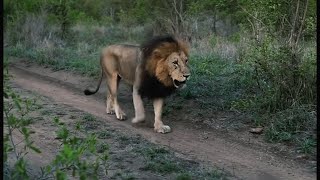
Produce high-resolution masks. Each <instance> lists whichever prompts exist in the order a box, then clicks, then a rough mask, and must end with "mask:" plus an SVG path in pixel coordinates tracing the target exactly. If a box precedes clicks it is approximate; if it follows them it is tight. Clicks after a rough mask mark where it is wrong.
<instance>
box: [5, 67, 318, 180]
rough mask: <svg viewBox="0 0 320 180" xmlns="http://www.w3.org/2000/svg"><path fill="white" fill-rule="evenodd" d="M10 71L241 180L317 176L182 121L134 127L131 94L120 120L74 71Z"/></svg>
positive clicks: (32, 86)
mask: <svg viewBox="0 0 320 180" xmlns="http://www.w3.org/2000/svg"><path fill="white" fill-rule="evenodd" d="M10 72H11V74H12V75H13V76H14V79H13V82H14V83H16V84H18V85H19V86H20V87H23V88H24V89H26V90H31V91H33V92H36V93H38V94H41V95H44V96H47V97H50V98H52V99H53V100H54V101H55V102H56V103H58V104H66V105H69V106H72V107H74V108H77V109H79V110H81V111H85V112H88V113H90V114H92V115H95V116H98V117H101V118H104V119H105V123H106V124H109V125H111V126H113V127H117V129H118V128H119V129H120V128H123V129H125V130H126V131H128V132H131V133H132V134H140V135H142V137H143V138H145V139H147V140H149V141H151V142H153V143H157V144H162V145H166V146H170V147H171V148H172V149H173V150H175V151H177V152H180V153H182V154H183V155H184V156H186V157H187V158H189V159H192V160H197V161H202V162H205V163H210V164H211V165H214V166H216V167H219V168H220V169H224V170H226V171H228V172H230V173H231V174H233V175H235V176H236V177H237V178H239V179H249V180H255V179H262V180H263V179H265V180H267V179H268V180H273V179H274V180H276V179H288V180H289V179H301V180H302V179H304V180H308V179H316V174H315V173H312V172H309V171H308V170H307V168H304V167H301V165H299V164H297V163H295V162H293V161H290V160H284V159H280V158H278V157H275V156H274V155H272V154H267V153H265V152H264V151H261V150H256V149H253V148H251V147H248V146H247V145H244V144H241V143H239V142H236V141H232V140H230V139H225V138H223V137H222V136H219V134H215V133H214V132H213V133H212V134H214V137H212V138H208V139H206V140H202V139H201V138H200V135H201V133H202V132H201V131H200V130H196V129H194V128H193V127H188V126H185V124H182V123H179V122H168V123H167V124H169V125H170V126H171V127H172V128H173V132H172V133H169V134H157V133H155V132H153V129H152V128H150V127H146V126H133V125H132V124H131V122H130V118H132V115H133V111H132V110H133V106H132V102H131V101H132V99H130V98H131V94H130V95H125V96H127V97H130V98H125V100H123V99H122V98H123V97H122V98H121V97H120V100H121V101H122V103H123V101H130V103H129V102H127V103H126V104H125V105H124V107H125V108H124V109H127V108H129V109H130V110H129V111H128V112H127V114H128V117H129V119H128V120H126V121H118V120H116V119H115V117H114V116H109V115H107V114H106V113H105V103H104V99H105V96H104V95H103V94H104V93H99V94H97V95H94V96H85V95H83V92H82V91H83V89H81V87H82V88H84V87H85V85H81V83H80V84H79V83H78V82H73V81H70V80H69V79H70V78H72V74H71V73H65V72H61V74H63V75H65V74H69V75H68V76H69V79H68V80H67V79H65V80H64V79H63V78H62V76H59V72H52V71H50V70H49V69H42V68H39V67H25V66H21V65H18V64H16V65H11V66H10ZM76 79H77V78H76ZM83 79H88V78H83ZM83 79H82V80H81V81H82V82H83ZM77 80H79V78H78V79H77ZM91 81H92V80H91ZM79 82H80V81H79ZM93 84H95V81H93ZM104 89H105V88H104ZM123 93H124V92H123V91H122V92H120V96H122V95H121V94H123ZM126 93H127V92H126ZM126 93H125V94H126ZM102 95H103V96H102ZM129 99H130V100H129ZM147 116H148V114H147ZM150 118H152V116H151V117H150ZM165 121H166V120H165Z"/></svg>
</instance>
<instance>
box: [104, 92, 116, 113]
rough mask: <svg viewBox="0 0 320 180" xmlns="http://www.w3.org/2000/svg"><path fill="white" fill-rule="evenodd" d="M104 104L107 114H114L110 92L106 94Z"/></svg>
mask: <svg viewBox="0 0 320 180" xmlns="http://www.w3.org/2000/svg"><path fill="white" fill-rule="evenodd" d="M106 104H107V109H106V112H107V114H114V107H113V100H112V96H111V94H110V92H108V94H107V101H106Z"/></svg>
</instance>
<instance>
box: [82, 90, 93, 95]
mask: <svg viewBox="0 0 320 180" xmlns="http://www.w3.org/2000/svg"><path fill="white" fill-rule="evenodd" d="M83 92H84V94H85V95H87V96H88V95H91V94H94V93H95V92H92V91H90V90H89V89H86V90H84V91H83Z"/></svg>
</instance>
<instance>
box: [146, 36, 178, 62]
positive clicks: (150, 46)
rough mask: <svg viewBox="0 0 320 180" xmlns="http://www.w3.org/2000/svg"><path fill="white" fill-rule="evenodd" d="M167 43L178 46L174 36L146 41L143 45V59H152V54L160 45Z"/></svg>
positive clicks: (158, 37) (157, 37)
mask: <svg viewBox="0 0 320 180" xmlns="http://www.w3.org/2000/svg"><path fill="white" fill-rule="evenodd" d="M165 42H168V43H175V44H178V41H177V40H176V39H175V38H174V37H173V36H172V35H165V36H156V37H153V38H152V39H151V40H149V41H146V42H144V43H143V44H142V45H141V51H142V57H143V59H144V60H146V59H147V58H148V57H150V56H151V54H152V52H153V51H154V50H155V49H156V48H157V47H158V46H159V45H161V44H162V43H165Z"/></svg>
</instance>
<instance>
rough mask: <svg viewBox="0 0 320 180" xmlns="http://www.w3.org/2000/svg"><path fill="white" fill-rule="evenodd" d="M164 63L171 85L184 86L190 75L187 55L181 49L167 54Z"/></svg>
mask: <svg viewBox="0 0 320 180" xmlns="http://www.w3.org/2000/svg"><path fill="white" fill-rule="evenodd" d="M166 63H167V65H168V71H169V75H170V77H171V78H172V82H173V85H174V86H175V87H176V88H182V87H184V86H185V83H186V81H187V80H188V79H189V77H190V70H189V67H188V57H187V56H186V55H185V53H184V52H182V51H181V52H180V53H177V52H174V53H172V54H171V55H170V56H168V58H167V60H166Z"/></svg>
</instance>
